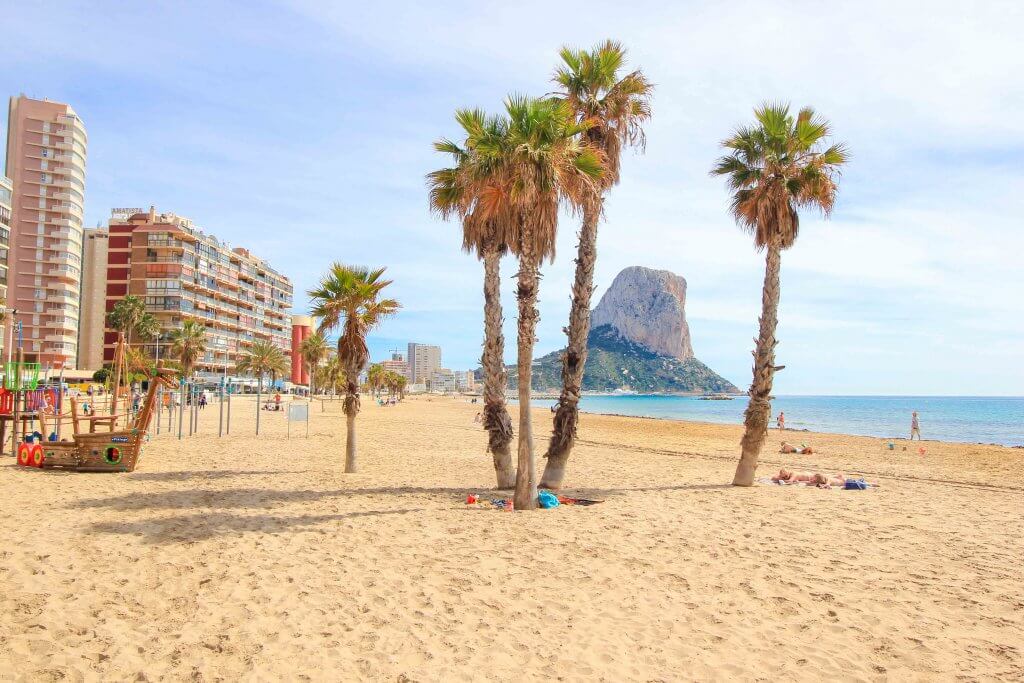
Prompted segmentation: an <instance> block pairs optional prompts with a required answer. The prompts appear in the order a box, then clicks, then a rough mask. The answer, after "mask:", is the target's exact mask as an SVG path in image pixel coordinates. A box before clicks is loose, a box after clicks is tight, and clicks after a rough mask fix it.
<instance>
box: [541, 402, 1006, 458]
mask: <svg viewBox="0 0 1024 683" xmlns="http://www.w3.org/2000/svg"><path fill="white" fill-rule="evenodd" d="M555 402H556V401H554V400H552V399H534V401H533V403H534V405H535V406H539V407H550V406H552V405H554V404H555ZM746 406H747V397H746V395H742V394H741V395H734V396H733V398H732V400H727V401H723V400H714V401H709V400H703V399H701V397H699V396H673V395H665V394H652V395H645V394H610V395H605V394H603V395H596V394H588V395H584V396H583V398H582V399H581V401H580V410H582V411H583V412H587V413H598V414H604V415H628V416H631V417H649V418H656V419H666V420H688V421H696V422H714V423H719V424H742V422H743V411H744V409H745V408H746ZM915 410H916V411H917V413H918V418H919V419H920V423H921V435H922V436H923V437H924V439H925V440H938V441H953V442H958V443H985V444H999V445H1002V446H1024V396H827V395H813V396H812V395H777V396H776V397H775V398H774V399H773V400H772V421H771V425H772V433H773V434H774V433H776V430H775V417H776V416H777V415H778V414H779V412H780V411H781V412H784V413H785V414H786V428H787V431H788V432H792V433H793V435H792V436H791V437H790V440H792V441H799V440H800V437H799V433H800V432H801V431H810V432H828V433H835V434H854V435H858V436H873V437H878V438H882V439H893V438H901V439H906V438H908V437H909V436H910V417H911V413H912V412H913V411H915Z"/></svg>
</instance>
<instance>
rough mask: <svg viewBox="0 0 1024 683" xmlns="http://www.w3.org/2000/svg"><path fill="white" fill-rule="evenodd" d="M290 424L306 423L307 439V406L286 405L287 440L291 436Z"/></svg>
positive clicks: (307, 436) (302, 404) (307, 435)
mask: <svg viewBox="0 0 1024 683" xmlns="http://www.w3.org/2000/svg"><path fill="white" fill-rule="evenodd" d="M292 422H305V423H306V438H307V439H308V438H309V404H308V403H297V402H296V403H289V404H288V438H289V439H290V438H291V436H292Z"/></svg>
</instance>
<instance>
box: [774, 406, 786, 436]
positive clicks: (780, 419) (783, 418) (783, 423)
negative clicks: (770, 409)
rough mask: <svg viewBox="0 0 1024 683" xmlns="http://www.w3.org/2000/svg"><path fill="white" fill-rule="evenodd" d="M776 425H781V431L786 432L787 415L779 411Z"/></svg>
mask: <svg viewBox="0 0 1024 683" xmlns="http://www.w3.org/2000/svg"><path fill="white" fill-rule="evenodd" d="M775 424H777V425H779V431H780V432H781V431H785V429H786V413H784V412H782V411H781V410H780V411H779V416H778V417H777V418H776V419H775Z"/></svg>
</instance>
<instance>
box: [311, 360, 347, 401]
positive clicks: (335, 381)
mask: <svg viewBox="0 0 1024 683" xmlns="http://www.w3.org/2000/svg"><path fill="white" fill-rule="evenodd" d="M344 382H345V371H344V369H343V368H342V367H341V362H340V361H339V360H338V356H337V355H333V354H332V355H330V356H329V357H328V358H327V362H326V363H324V364H323V365H322V366H320V368H319V373H318V377H317V381H316V385H317V387H320V388H323V389H330V390H331V393H332V395H333V394H334V393H337V391H338V388H339V387H341V386H343V385H344Z"/></svg>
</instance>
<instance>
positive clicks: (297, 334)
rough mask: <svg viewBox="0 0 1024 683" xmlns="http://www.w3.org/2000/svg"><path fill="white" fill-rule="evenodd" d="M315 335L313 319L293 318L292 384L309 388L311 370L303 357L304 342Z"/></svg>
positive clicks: (297, 316) (295, 316)
mask: <svg viewBox="0 0 1024 683" xmlns="http://www.w3.org/2000/svg"><path fill="white" fill-rule="evenodd" d="M311 334H313V319H312V318H310V317H309V316H308V315H293V316H292V384H301V385H302V386H306V387H308V386H309V368H308V367H306V359H305V358H303V357H302V342H304V341H305V340H307V339H309V336H310V335H311Z"/></svg>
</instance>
